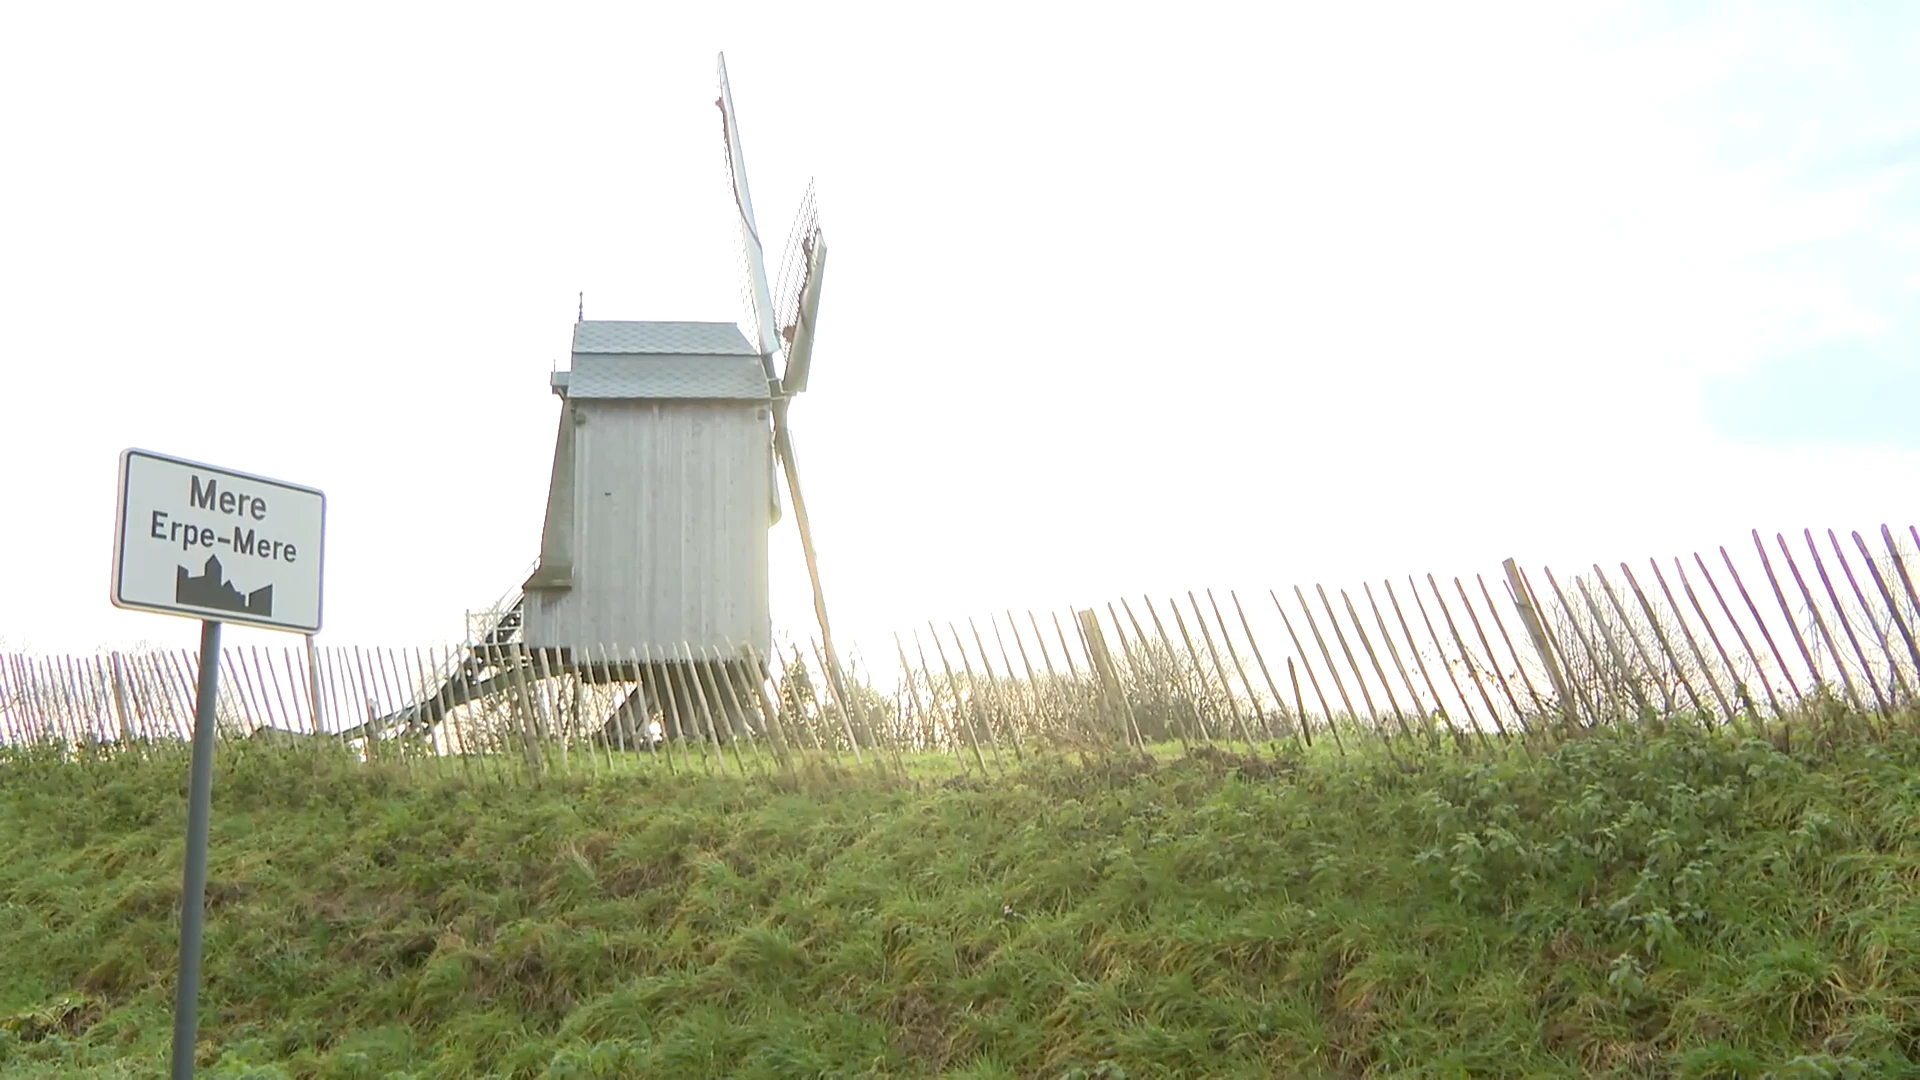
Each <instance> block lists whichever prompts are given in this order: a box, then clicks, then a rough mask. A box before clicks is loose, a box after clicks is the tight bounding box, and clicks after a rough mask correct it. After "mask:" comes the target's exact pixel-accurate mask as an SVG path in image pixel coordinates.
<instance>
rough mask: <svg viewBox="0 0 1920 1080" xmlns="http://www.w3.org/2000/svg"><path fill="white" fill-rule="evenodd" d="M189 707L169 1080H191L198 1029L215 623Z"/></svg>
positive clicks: (216, 663) (205, 633)
mask: <svg viewBox="0 0 1920 1080" xmlns="http://www.w3.org/2000/svg"><path fill="white" fill-rule="evenodd" d="M195 693H196V695H197V696H196V697H195V699H194V704H193V766H192V772H191V773H190V778H189V780H188V783H187V869H186V875H185V880H184V881H183V883H182V884H181V887H180V984H179V986H177V987H175V989H174V997H173V1070H172V1073H171V1074H170V1075H171V1076H172V1080H192V1077H193V1052H194V1047H195V1044H196V1043H197V1042H198V1041H199V1030H200V1023H199V1021H200V1017H199V1012H200V939H201V936H202V932H203V931H204V930H205V928H206V921H207V820H208V818H209V817H210V816H211V814H212V811H213V736H214V727H215V722H214V705H215V703H216V702H218V701H219V699H220V624H219V623H217V622H214V621H213V620H211V619H208V620H206V621H204V622H202V623H201V624H200V685H199V687H198V688H197V690H196V691H195Z"/></svg>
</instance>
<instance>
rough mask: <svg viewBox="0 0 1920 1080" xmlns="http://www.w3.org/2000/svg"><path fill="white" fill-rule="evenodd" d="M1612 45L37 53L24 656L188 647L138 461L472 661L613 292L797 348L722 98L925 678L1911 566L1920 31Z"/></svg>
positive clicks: (978, 41) (414, 639)
mask: <svg viewBox="0 0 1920 1080" xmlns="http://www.w3.org/2000/svg"><path fill="white" fill-rule="evenodd" d="M1568 7H1569V6H1568V5H1558V4H1537V3H1524V4H1515V5H1504V6H1503V5H1472V6H1470V8H1466V9H1463V6H1462V5H1428V4H1412V3H1409V4H1404V5H1391V6H1365V7H1363V6H1361V5H1326V4H1295V5H1286V6H1279V5H1256V4H1244V5H1234V6H1215V5H1204V4H1197V3H1183V4H1177V5H1164V4H1163V5H1154V6H1153V7H1151V8H1144V7H1142V8H1134V7H1128V6H1124V5H1114V4H1101V5H1088V6H1085V7H1079V8H1066V7H1060V6H1051V7H1049V6H1045V5H1036V4H1030V3H1020V4H1010V5H997V4H988V3H977V2H976V3H968V4H965V5H959V6H954V7H947V8H941V9H936V8H934V7H933V6H931V5H898V4H890V5H874V6H871V7H868V8H851V7H845V6H839V5H830V4H792V3H776V4H769V5H766V6H764V7H747V6H741V5H718V4H704V5H701V4H680V5H666V4H631V3H628V4H606V5H601V6H592V7H588V6H577V5H561V4H549V5H539V6H537V7H536V8H524V9H521V10H520V11H518V12H514V13H508V12H506V11H505V10H504V9H501V8H492V7H483V6H480V5H442V6H439V7H436V8H431V9H429V8H426V7H424V6H418V5H415V6H406V5H395V4H360V5H356V4H328V5H322V6H317V7H308V8H305V9H299V10H295V9H291V8H287V7H285V6H282V5H260V4H234V5H228V6H221V7H215V6H212V5H205V4H184V5H183V4H164V5H152V4H124V5H104V4H92V3H64V4H51V3H48V4H12V5H7V6H6V7H5V8H4V11H0V146H3V147H4V159H3V160H4V167H3V168H0V461H4V462H5V467H6V469H7V470H8V473H9V476H8V483H7V484H6V488H5V496H4V500H0V507H4V509H0V565H4V566H6V567H8V575H7V576H8V578H9V580H10V581H11V582H12V584H11V585H9V587H8V588H7V590H6V592H5V597H4V600H0V639H4V641H5V643H6V644H7V645H8V646H11V647H14V648H19V647H30V648H35V649H48V650H85V649H92V648H95V647H97V646H113V647H124V646H128V645H132V644H135V643H137V642H141V641H147V642H154V643H161V642H164V643H168V644H173V645H184V644H188V643H190V642H191V641H192V640H193V635H194V633H195V627H194V624H193V623H191V622H189V621H187V620H182V619H170V618H167V617H163V616H152V615H142V614H136V613H131V612H123V611H119V610H117V609H114V608H112V607H111V606H110V605H109V604H108V601H107V592H108V577H109V566H108V564H109V557H110V553H111V549H112V537H111V533H112V525H113V495H114V470H115V465H116V456H117V454H118V452H119V451H120V450H121V449H122V448H123V447H127V446H140V447H144V448H148V449H152V450H157V451H161V452H164V453H172V454H178V455H181V456H185V457H190V458H195V459H199V460H203V461H208V462H212V463H215V464H220V465H226V466H230V467H234V468H239V469H243V470H247V471H251V472H256V473H260V474H264V475H267V476H272V477H277V478H282V479H286V480H291V481H295V482H300V483H305V484H311V485H314V486H317V487H320V488H323V489H324V490H325V491H326V492H327V494H328V497H329V533H328V536H327V582H328V593H327V598H326V606H327V625H326V629H325V631H324V632H323V634H322V635H321V641H322V642H323V643H331V644H357V643H369V644H372V643H386V644H426V643H433V642H444V641H449V640H454V639H457V638H458V637H459V636H460V635H461V634H462V632H463V629H464V628H463V623H462V613H463V611H464V610H465V609H467V608H471V607H478V606H482V605H485V604H487V603H489V602H490V601H492V600H493V599H494V598H496V597H497V596H498V595H499V594H501V593H502V592H504V591H507V590H508V589H510V588H512V587H513V586H515V585H516V584H517V583H518V582H519V581H520V580H521V578H522V577H523V576H524V574H525V572H526V570H527V568H528V566H529V564H530V563H531V562H532V560H533V557H534V555H535V553H536V550H537V545H538V539H539V530H540V515H541V511H542V507H543V504H544V499H545V495H546V479H547V469H548V464H549V455H550V453H551V448H552V439H553V425H554V418H555V416H556V412H557V409H558V407H559V406H558V402H557V399H555V398H554V397H553V396H552V395H551V394H550V393H549V392H548V389H547V373H548V372H549V370H551V369H552V367H553V366H554V364H555V363H556V362H557V361H562V362H563V361H564V357H565V355H566V352H567V345H568V341H569V333H570V324H571V323H572V321H573V319H574V309H575V294H576V292H578V291H582V290H584V292H585V294H586V312H587V315H588V317H590V318H654V319H711V318H719V319H735V318H744V315H743V312H744V309H743V307H742V305H741V297H742V292H741V277H740V271H739V265H740V264H739V261H738V259H739V257H738V242H737V235H736V233H735V232H734V229H733V224H732V219H731V217H730V204H729V200H728V196H727V191H726V187H725V174H724V168H723V164H722V157H721V149H720V137H719V121H718V114H717V112H716V110H715V109H714V107H713V104H712V103H713V99H714V56H715V53H716V52H718V51H721V50H725V52H726V54H727V59H728V65H729V68H730V72H731V76H732V80H733V88H734V97H735V102H736V104H737V105H738V107H739V110H740V118H741V127H742V133H743V136H744V139H745V147H746V155H747V163H748V170H749V177H750V179H751V181H752V185H753V193H754V196H755V200H756V209H757V211H758V214H759V217H760V221H761V225H762V229H763V231H764V233H765V234H766V236H767V237H768V239H769V241H770V243H771V244H774V245H777V244H779V243H780V242H781V241H782V240H783V239H784V237H785V235H786V231H787V227H788V223H789V221H790V219H791V215H792V213H793V208H794V206H795V205H796V203H797V201H798V199H799V196H800V193H801V191H802V189H803V187H804V185H805V183H806V181H807V178H808V177H809V176H810V175H811V176H815V177H817V178H818V186H819V193H820V204H821V212H822V219H823V223H824V226H825V228H826V232H827V237H828V240H829V243H830V245H831V249H832V261H831V266H830V269H829V273H828V276H827V279H826V289H825V295H824V302H823V307H822V313H821V323H820V337H819V343H818V350H817V352H816V356H815V374H814V379H813V384H812V388H811V391H810V392H809V393H808V394H807V395H806V396H805V397H803V398H802V399H800V401H799V402H798V403H797V404H796V405H795V408H794V426H795V433H796V437H797V439H798V442H799V447H800V451H801V458H802V462H803V465H804V475H805V479H806V481H807V483H808V485H809V490H808V495H809V497H810V500H811V503H812V506H813V513H814V517H815V522H816V527H817V531H818V537H819V542H820V545H821V549H822V552H823V558H824V563H825V572H826V578H827V589H828V593H829V599H830V601H831V603H832V607H833V611H834V613H835V617H836V622H837V623H838V624H839V625H838V626H837V627H836V629H837V630H838V631H839V632H840V633H841V634H842V635H844V636H846V637H849V638H855V639H860V640H864V641H866V642H867V643H868V645H869V649H870V650H875V649H877V650H879V651H885V650H886V649H887V648H888V645H887V639H886V637H885V633H886V631H888V630H890V629H892V628H895V627H909V626H912V625H915V624H921V625H924V620H925V619H927V618H929V617H932V618H937V619H942V620H944V619H946V618H948V617H956V616H965V615H968V614H984V613H986V612H988V611H991V610H997V609H1005V608H1007V607H1016V608H1022V609H1024V608H1028V607H1035V608H1054V609H1060V608H1064V607H1065V606H1066V605H1067V604H1072V603H1079V604H1085V603H1090V602H1099V601H1104V600H1107V599H1110V598H1112V597H1115V596H1118V595H1120V594H1123V593H1124V594H1129V595H1136V596H1137V595H1139V594H1140V593H1141V592H1143V591H1152V592H1155V593H1156V594H1157V595H1165V594H1166V593H1167V592H1168V591H1172V590H1185V589H1188V588H1202V587H1208V586H1212V587H1216V588H1218V587H1229V586H1237V587H1254V588H1261V589H1264V588H1266V587H1268V586H1281V587H1283V588H1284V587H1285V586H1288V585H1291V584H1293V583H1295V582H1302V583H1311V582H1314V581H1326V582H1328V583H1330V584H1332V583H1340V584H1348V583H1353V582H1357V581H1358V580H1359V579H1361V578H1363V577H1369V576H1370V577H1372V578H1374V579H1376V580H1377V579H1378V578H1380V577H1382V576H1385V575H1405V574H1406V573H1407V572H1409V571H1414V572H1424V571H1428V570H1433V571H1436V572H1444V573H1457V572H1468V571H1482V572H1487V571H1494V570H1497V568H1498V565H1499V560H1500V559H1501V558H1503V557H1505V556H1508V555H1513V556H1517V557H1519V558H1520V559H1521V560H1522V561H1523V562H1524V563H1526V564H1527V565H1529V566H1537V565H1539V564H1540V563H1543V562H1544V563H1548V564H1550V565H1554V566H1556V567H1563V566H1564V567H1566V568H1567V569H1573V568H1576V567H1578V566H1580V565H1584V564H1586V563H1590V562H1593V561H1595V560H1599V561H1603V562H1606V561H1609V560H1613V561H1617V560H1618V559H1621V558H1636V559H1638V558H1643V557H1644V556H1646V555H1649V554H1661V555H1670V554H1673V553H1678V552H1683V551H1691V550H1694V549H1696V548H1703V547H1708V546H1710V545H1713V544H1718V543H1738V542H1741V541H1743V538H1744V537H1745V535H1746V530H1747V529H1749V528H1751V527H1754V526H1758V527H1760V528H1762V529H1763V530H1769V531H1770V530H1772V529H1775V528H1786V529H1797V528H1798V527H1799V526H1802V525H1812V526H1815V527H1816V528H1818V527H1824V526H1827V525H1833V526H1837V527H1840V528H1842V529H1843V530H1844V529H1846V528H1856V527H1857V528H1862V529H1863V530H1864V529H1866V528H1868V527H1871V526H1876V525H1877V524H1878V523H1880V522H1882V521H1890V522H1892V523H1894V524H1895V526H1896V527H1899V526H1902V525H1904V524H1905V523H1907V522H1908V521H1911V520H1912V519H1913V518H1914V517H1915V516H1916V515H1915V514H1914V513H1913V509H1914V501H1913V494H1912V492H1913V485H1914V482H1915V480H1914V478H1915V476H1916V474H1917V469H1916V467H1917V466H1920V420H1917V419H1916V414H1915V411H1914V405H1915V403H1916V402H1917V401H1920V78H1916V77H1915V72H1920V7H1916V6H1913V5H1907V4H1899V3H1888V4H1883V5H1877V6H1876V5H1847V6H1845V7H1844V8H1842V7H1841V6H1837V5H1823V4H1811V3H1810V4H1801V5H1764V4H1758V3H1739V4H1729V5H1715V4H1694V3H1687V4H1672V5H1652V6H1631V5H1629V6H1606V7H1591V6H1590V7H1587V8H1585V9H1584V11H1583V13H1581V14H1568V12H1567V10H1566V9H1567V8H1568ZM1463 12H1464V13H1463ZM776 250H777V249H776ZM1843 535H1844V533H1843ZM774 552H775V555H774V560H775V565H774V575H775V576H774V584H775V594H776V595H775V618H776V623H777V624H778V625H780V626H781V627H783V628H786V629H790V630H801V631H804V630H805V629H806V628H807V623H808V620H809V619H810V617H811V611H810V607H809V605H808V600H807V593H806V584H805V581H806V579H805V575H804V571H803V569H802V564H801V561H800V557H799V548H798V544H797V542H796V540H795V537H794V534H793V532H792V530H791V518H790V517H789V519H788V521H787V522H786V523H784V524H783V525H782V527H781V528H780V529H779V530H778V531H777V532H776V534H775V536H774ZM230 640H232V641H235V642H240V643H244V642H248V641H259V642H269V641H270V642H274V643H281V642H285V641H286V640H287V639H286V638H284V637H279V636H275V635H267V634H254V633H251V632H247V631H241V630H236V631H234V632H233V634H232V637H231V638H230Z"/></svg>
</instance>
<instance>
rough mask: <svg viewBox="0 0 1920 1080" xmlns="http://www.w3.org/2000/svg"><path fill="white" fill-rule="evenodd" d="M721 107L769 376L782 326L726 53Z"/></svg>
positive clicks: (722, 66) (759, 340) (758, 337)
mask: <svg viewBox="0 0 1920 1080" xmlns="http://www.w3.org/2000/svg"><path fill="white" fill-rule="evenodd" d="M714 104H715V105H718V106H719V107H720V123H721V128H722V134H723V135H724V137H725V138H726V145H727V173H728V177H729V178H730V179H731V181H732V183H733V204H734V207H735V208H736V209H738V210H739V212H740V240H741V244H742V245H743V246H744V247H745V248H746V255H747V273H748V276H749V277H750V278H751V281H750V282H749V284H750V286H751V288H752V289H753V319H754V322H755V323H756V324H757V325H756V327H755V329H756V331H757V335H756V344H757V345H758V346H759V349H760V355H761V356H762V358H763V359H764V360H765V362H766V366H767V378H768V379H769V380H771V379H773V378H775V375H774V371H773V356H774V354H775V353H777V352H779V351H780V337H779V328H778V326H777V325H776V320H775V318H774V314H773V296H772V294H771V293H770V292H769V291H768V289H767V265H766V253H765V252H764V251H762V250H761V247H760V227H759V226H758V225H756V224H754V220H753V196H752V195H751V194H750V193H749V192H748V191H747V158H746V153H745V151H743V150H742V149H741V146H740V123H739V121H738V119H737V118H736V115H735V113H734V111H733V90H732V89H731V88H729V87H728V85H727V54H726V53H721V54H720V98H719V100H718V101H716V102H714Z"/></svg>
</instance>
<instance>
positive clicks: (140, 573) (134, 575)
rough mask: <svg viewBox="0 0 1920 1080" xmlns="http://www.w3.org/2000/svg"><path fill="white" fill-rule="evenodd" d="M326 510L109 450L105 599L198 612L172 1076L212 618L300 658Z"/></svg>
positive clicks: (194, 1027)
mask: <svg viewBox="0 0 1920 1080" xmlns="http://www.w3.org/2000/svg"><path fill="white" fill-rule="evenodd" d="M326 516H327V497H326V496H325V495H324V494H322V493H321V492H319V491H317V490H315V489H313V488H309V487H301V486H300V485H298V484H289V483H285V482H284V481H280V480H269V479H267V478H265V477H263V476H254V475H252V474H250V473H242V472H234V471H233V470H231V469H221V468H216V467H214V466H212V465H202V464H200V463H198V462H194V461H187V460H184V459H182V458H175V457H168V456H166V455H163V454H155V453H150V452H148V451H145V450H127V451H124V452H123V453H121V455H120V492H119V504H118V507H117V509H116V512H115V517H116V521H115V523H114V536H113V593H112V599H113V603H114V606H116V607H122V608H130V609H132V610H136V611H152V612H158V613H160V614H164V615H185V616H188V617H189V618H195V619H199V620H200V685H199V686H198V687H197V688H196V690H195V693H196V697H195V700H194V706H193V765H192V771H191V774H190V778H189V781H188V784H187V865H186V870H185V873H184V875H183V881H182V883H181V890H180V982H179V985H178V986H177V987H176V988H175V991H174V1002H173V1071H172V1080H192V1077H193V1058H194V1050H195V1048H196V1044H197V1043H198V1042H199V1019H200V1018H199V1012H200V955H201V948H200V945H201V940H202V938H203V936H204V932H205V930H206V921H207V825H208V820H209V818H211V816H212V812H213V742H214V737H215V735H216V734H217V733H218V731H217V717H216V708H215V707H216V706H217V705H218V704H219V701H220V624H221V623H222V622H231V623H239V624H242V625H247V626H257V627H261V628H263V629H267V630H290V631H294V632H298V633H305V634H306V635H307V648H308V655H309V657H311V655H312V648H313V634H314V633H315V632H317V631H318V630H319V629H320V595H321V588H320V583H321V567H322V563H323V561H322V557H321V556H322V552H323V551H324V541H325V538H326ZM309 664H311V660H309ZM316 708H317V705H316ZM317 724H318V720H317V715H316V726H317Z"/></svg>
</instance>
